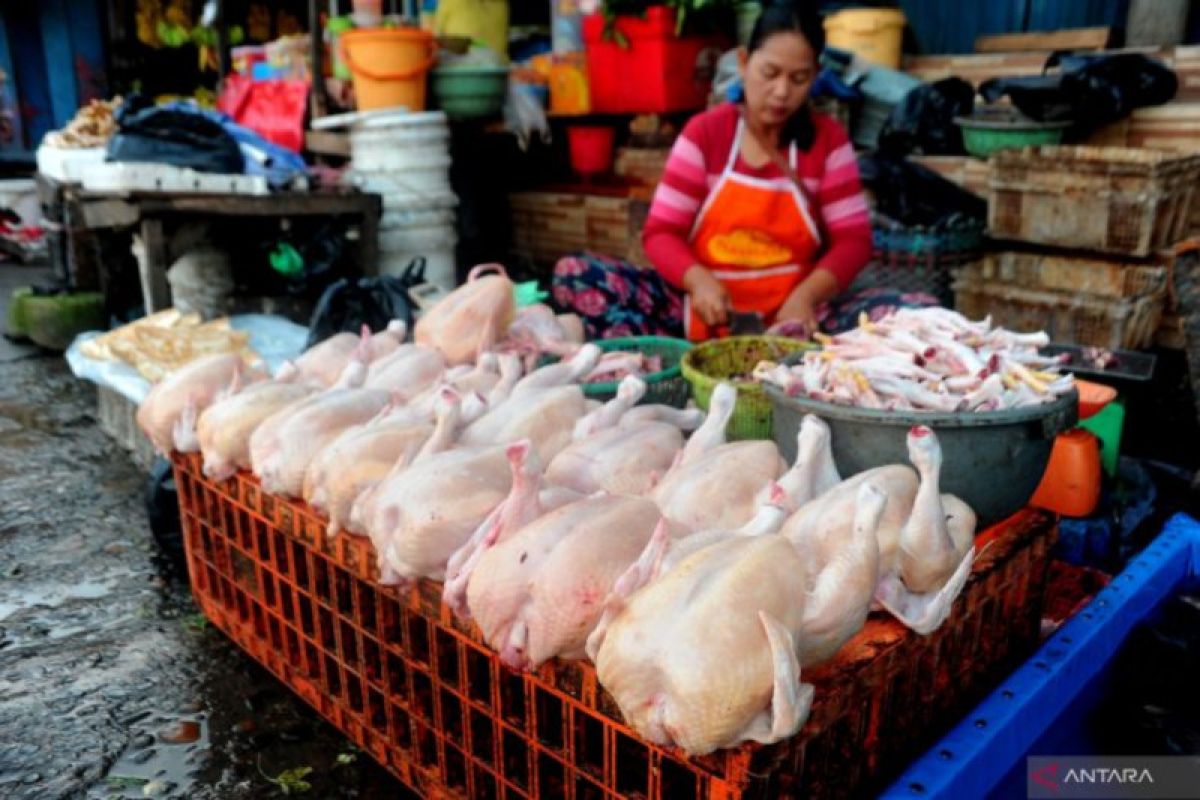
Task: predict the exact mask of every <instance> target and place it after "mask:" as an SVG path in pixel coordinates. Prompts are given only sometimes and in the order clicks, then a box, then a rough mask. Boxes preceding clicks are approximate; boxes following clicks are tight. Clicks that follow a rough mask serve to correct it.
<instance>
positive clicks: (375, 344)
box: [280, 320, 408, 386]
mask: <svg viewBox="0 0 1200 800" xmlns="http://www.w3.org/2000/svg"><path fill="white" fill-rule="evenodd" d="M407 330H408V329H407V326H406V325H405V324H404V322H403V321H401V320H393V321H392V322H390V323H388V326H387V329H386V330H383V331H380V332H379V333H377V334H375V335H374V336H372V335H371V329H370V328H368V327H367V326H366V325H364V326H363V330H362V333H361V334H359V335H355V334H353V333H349V332H343V333H335V334H334V335H333V336H330V337H329V338H328V339H326V340H325V341H323V342H318V343H317V344H315V345H313V346H312V347H310V348H308V349H307V350H305V351H304V354H303V355H301V356H300V357H299V358H298V359H296V361H295V363H294V364H293V365H292V368H290V369H288V370H287V371H286V372H285V373H284V374H283V375H282V376H280V377H281V379H287V378H289V377H290V373H292V372H293V371H296V372H299V374H300V376H302V378H303V379H304V380H306V381H311V382H313V383H316V384H319V385H321V386H332V385H333V384H334V383H335V382H336V381H337V379H338V377H339V376H340V375H341V374H342V370H343V369H344V368H345V367H346V364H347V362H349V361H350V359H351V357H352V356H353V355H354V352H355V349H356V348H357V347H358V345H359V343H360V341H361V340H362V339H366V340H367V341H368V347H369V350H368V356H367V360H368V362H370V361H375V360H377V359H380V358H383V357H385V356H387V355H390V354H391V353H392V352H394V351H395V350H396V349H397V348H398V347H399V346H400V345H401V343H403V341H404V337H405V335H406V334H407Z"/></svg>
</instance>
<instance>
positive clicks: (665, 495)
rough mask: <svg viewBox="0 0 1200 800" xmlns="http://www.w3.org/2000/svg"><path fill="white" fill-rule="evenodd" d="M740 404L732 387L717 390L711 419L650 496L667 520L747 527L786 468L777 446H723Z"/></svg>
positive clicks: (690, 525)
mask: <svg viewBox="0 0 1200 800" xmlns="http://www.w3.org/2000/svg"><path fill="white" fill-rule="evenodd" d="M736 403H737V390H736V389H734V388H733V387H732V386H730V385H729V384H725V383H723V384H720V385H718V386H717V388H716V389H714V390H713V395H712V400H711V403H710V408H709V413H708V417H707V418H706V419H705V421H704V423H703V424H702V425H701V426H700V428H699V429H697V431H696V432H695V433H694V434H692V438H691V439H689V440H688V443H687V444H686V445H685V446H684V449H683V451H682V453H681V456H680V457H679V461H678V463H677V464H676V465H675V466H673V467H672V468H671V469H670V470H669V471H668V472H667V473H666V475H664V476H663V478H662V480H661V481H660V482H659V483H658V485H657V486H655V487H654V490H653V491H652V492H651V497H652V498H653V499H654V501H655V502H656V503H658V506H659V508H661V509H662V512H663V516H665V517H667V518H668V519H670V520H671V521H672V522H674V523H676V524H678V525H681V526H683V527H684V528H688V529H691V530H706V529H712V528H721V529H733V528H737V527H739V526H741V525H744V524H745V523H746V522H748V521H749V520H750V519H752V518H753V517H754V515H755V513H756V512H757V510H758V506H759V505H760V502H761V499H760V493H761V492H762V490H763V488H764V487H766V486H768V485H770V483H771V482H772V481H774V480H776V479H777V478H779V476H780V475H781V474H782V473H783V471H784V469H785V467H786V465H785V464H784V462H783V459H782V458H780V456H779V449H778V448H777V447H776V446H775V444H774V442H767V441H746V442H730V443H725V426H726V425H727V424H728V422H729V419H730V417H731V416H732V415H733V410H734V406H735V404H736Z"/></svg>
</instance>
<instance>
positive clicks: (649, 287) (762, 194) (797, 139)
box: [554, 4, 937, 341]
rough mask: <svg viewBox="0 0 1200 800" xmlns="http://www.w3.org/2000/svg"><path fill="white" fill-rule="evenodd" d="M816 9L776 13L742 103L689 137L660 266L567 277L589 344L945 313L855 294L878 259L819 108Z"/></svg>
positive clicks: (654, 243)
mask: <svg viewBox="0 0 1200 800" xmlns="http://www.w3.org/2000/svg"><path fill="white" fill-rule="evenodd" d="M814 7H815V4H806V5H804V6H802V7H801V6H798V5H790V4H785V5H771V6H768V7H767V8H766V9H765V10H764V11H763V13H762V14H761V16H760V17H759V19H758V21H757V23H756V24H755V26H754V31H753V33H752V34H751V37H750V40H749V42H748V45H747V47H746V48H745V49H744V50H742V51H740V52H739V72H740V75H741V79H742V86H743V99H742V102H740V103H722V104H720V105H718V106H715V107H713V108H710V109H709V110H707V111H705V112H703V113H700V114H698V115H696V116H695V117H693V118H692V119H691V120H690V121H689V122H688V123H687V125H686V126H685V127H684V129H683V132H682V133H681V134H680V136H679V138H678V139H677V140H676V142H675V146H674V147H673V149H672V150H671V154H670V157H669V158H668V160H667V164H666V168H665V170H664V173H663V178H662V180H661V182H660V183H659V185H658V189H657V191H656V192H655V195H654V201H653V204H652V205H651V207H650V213H649V217H648V219H647V221H646V226H645V229H644V231H643V233H642V244H643V247H644V249H645V252H646V256H647V258H648V259H649V260H650V262H651V263H652V264H653V265H654V267H655V268H656V269H655V270H642V269H639V268H637V267H634V266H632V265H629V264H625V263H623V262H620V261H616V260H614V259H608V258H605V257H603V256H596V255H592V254H587V255H583V256H578V257H572V258H565V259H563V260H561V261H560V262H559V263H558V265H557V266H556V267H555V276H554V296H555V299H556V301H557V302H558V303H559V304H560V305H562V306H563V307H564V308H567V309H570V310H574V311H576V312H577V313H578V314H579V315H580V316H582V317H583V319H584V324H585V326H586V327H587V329H588V330H587V332H588V335H589V337H590V338H601V337H605V336H624V335H641V334H658V335H668V336H679V335H685V336H686V337H687V338H689V339H691V340H693V341H702V340H705V339H708V338H712V337H714V336H722V335H725V334H727V333H729V332H730V322H731V315H730V312H731V311H736V312H743V313H744V312H758V313H759V314H760V315H761V316H762V320H763V322H764V324H765V325H766V326H774V329H775V330H777V331H779V332H786V333H788V334H790V335H801V336H807V335H809V334H811V333H813V332H814V331H816V330H817V329H818V328H820V329H823V330H825V331H826V332H836V331H837V330H842V329H846V328H849V327H853V326H854V325H855V324H857V320H858V317H859V314H860V313H861V312H863V311H867V312H869V313H871V314H874V315H879V314H882V313H885V312H886V311H888V310H890V309H891V308H894V307H896V306H900V305H906V306H912V305H936V304H937V300H936V298H933V297H930V296H927V295H900V294H898V293H896V292H891V291H887V290H867V291H865V292H860V293H858V294H853V295H847V294H846V290H847V289H848V288H849V286H850V285H851V283H853V281H854V279H855V277H856V276H857V275H858V273H859V272H860V271H861V270H862V268H863V267H864V266H865V265H866V264H867V261H868V260H869V259H870V257H871V225H870V218H869V215H868V210H867V204H866V201H865V199H864V198H863V194H862V187H861V184H860V182H859V175H858V165H857V162H856V160H855V156H854V149H853V147H852V146H851V144H850V140H849V138H848V137H847V135H846V132H845V130H843V129H842V127H841V126H840V125H838V123H837V122H835V121H834V120H833V119H832V118H831V117H828V116H826V115H824V114H820V113H817V112H815V111H813V110H812V109H811V108H810V107H809V105H808V97H809V91H810V89H811V88H812V85H813V81H814V80H815V79H816V77H817V72H818V66H817V56H818V54H819V53H820V52H821V49H822V48H823V47H824V43H825V42H824V31H823V29H822V26H821V19H820V17H819V16H817V14H816V13H815V11H814V10H813V8H814Z"/></svg>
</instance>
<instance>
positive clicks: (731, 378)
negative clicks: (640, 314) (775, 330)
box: [681, 336, 816, 439]
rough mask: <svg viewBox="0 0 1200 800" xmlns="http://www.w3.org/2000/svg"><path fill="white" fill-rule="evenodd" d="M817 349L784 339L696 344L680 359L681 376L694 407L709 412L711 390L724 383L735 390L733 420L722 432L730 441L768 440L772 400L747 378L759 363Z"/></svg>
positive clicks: (732, 338)
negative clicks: (687, 387)
mask: <svg viewBox="0 0 1200 800" xmlns="http://www.w3.org/2000/svg"><path fill="white" fill-rule="evenodd" d="M814 347H816V345H814V344H812V343H811V342H803V341H800V340H799V339H789V338H787V337H785V336H730V337H729V338H726V339H714V340H713V341H711V342H705V343H704V344H701V345H697V346H696V347H694V348H693V349H692V350H690V351H688V354H687V355H685V356H684V357H683V363H682V364H681V368H682V370H683V377H684V378H686V379H687V382H688V383H689V384H691V387H692V396H693V397H695V398H696V404H697V405H699V406H700V408H702V409H704V410H705V411H708V400H709V398H710V397H711V396H712V390H713V389H714V388H716V385H717V384H718V383H721V382H723V381H726V382H729V383H732V384H733V386H734V387H735V388H736V389H737V391H738V398H737V406H736V407H735V408H734V412H733V418H732V419H730V420H729V426H728V427H727V428H726V429H725V435H726V436H728V437H729V438H730V439H770V438H771V430H772V424H771V401H770V399H769V398H768V397H767V395H766V392H765V391H763V387H762V386H761V385H760V384H759V383H758V382H757V381H753V380H750V379H749V377H748V376H749V375H750V373H751V372H753V371H754V368H755V367H756V366H758V362H760V361H782V360H783V359H784V358H785V357H786V356H788V355H791V354H793V353H798V352H800V351H802V350H810V349H812V348H814Z"/></svg>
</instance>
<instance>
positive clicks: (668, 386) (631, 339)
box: [539, 336, 692, 408]
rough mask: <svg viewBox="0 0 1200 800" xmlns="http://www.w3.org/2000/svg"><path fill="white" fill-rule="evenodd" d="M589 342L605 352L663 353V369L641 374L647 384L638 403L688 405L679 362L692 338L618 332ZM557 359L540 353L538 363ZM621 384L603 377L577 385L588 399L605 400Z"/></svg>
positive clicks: (614, 395)
mask: <svg viewBox="0 0 1200 800" xmlns="http://www.w3.org/2000/svg"><path fill="white" fill-rule="evenodd" d="M589 344H594V345H596V346H597V347H599V348H600V349H601V350H603V351H604V352H606V353H612V352H615V351H617V350H624V351H626V352H635V353H645V354H646V355H648V356H662V360H663V370H662V371H661V372H655V373H653V374H650V375H646V376H644V377H643V378H642V380H644V381H645V382H646V386H647V388H646V394H645V395H644V396H643V397H642V399H641V400H640V401H639V405H647V404H650V403H654V404H662V405H666V406H674V407H675V408H683V407H685V406H686V405H687V401H688V397H690V396H691V390H690V387H689V386H688V382H687V381H686V380H684V378H683V376H682V375H681V374H680V362H681V361H682V360H683V357H684V354H685V353H687V352H688V351H689V350H691V349H692V343H691V342H688V341H685V340H683V339H672V338H671V337H669V336H620V337H617V338H615V339H597V340H595V341H593V342H589ZM557 360H558V358H556V357H555V356H542V359H541V361H540V362H539V363H540V364H542V365H544V364H553V363H554V362H555V361H557ZM620 385H621V382H620V381H606V382H604V383H584V384H580V388H582V389H583V394H584V396H585V397H587V398H588V399H589V400H599V401H600V402H602V403H605V402H608V401H609V400H612V399H613V398H614V397H616V396H617V388H618V387H619V386H620Z"/></svg>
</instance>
